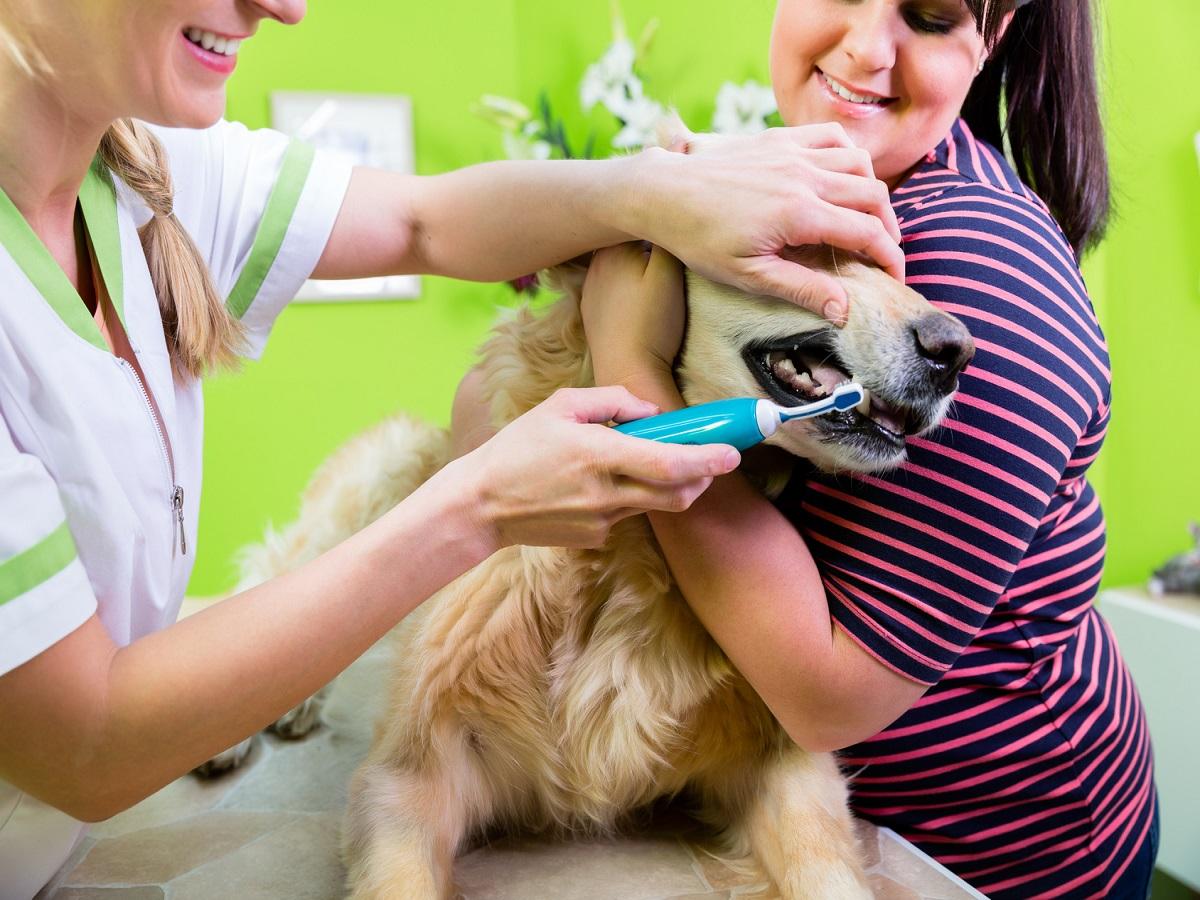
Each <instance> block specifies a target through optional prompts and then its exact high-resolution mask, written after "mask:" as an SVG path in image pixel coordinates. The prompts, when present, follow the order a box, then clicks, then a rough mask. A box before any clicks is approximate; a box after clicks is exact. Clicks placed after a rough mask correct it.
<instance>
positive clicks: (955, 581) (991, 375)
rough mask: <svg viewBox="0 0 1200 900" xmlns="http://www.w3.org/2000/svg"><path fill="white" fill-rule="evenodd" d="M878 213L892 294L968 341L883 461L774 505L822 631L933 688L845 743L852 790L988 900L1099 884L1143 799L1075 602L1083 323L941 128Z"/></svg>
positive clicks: (1145, 739)
mask: <svg viewBox="0 0 1200 900" xmlns="http://www.w3.org/2000/svg"><path fill="white" fill-rule="evenodd" d="M892 203H893V206H894V207H895V211H896V215H897V217H898V218H899V221H900V228H901V232H902V235H903V246H904V249H905V254H906V260H907V273H908V284H909V285H911V286H912V287H914V288H915V289H916V290H918V291H920V292H921V293H922V294H923V295H924V296H925V297H927V298H928V299H929V300H930V301H931V302H933V303H934V304H936V305H937V306H939V307H940V308H942V309H944V310H946V311H947V312H950V313H953V314H954V315H955V316H957V317H959V318H960V319H961V320H962V321H963V322H964V323H965V324H966V325H967V327H968V328H969V329H970V330H971V333H972V334H973V336H974V338H975V344H976V354H975V359H974V361H973V362H972V363H971V365H970V366H969V367H968V368H967V370H966V372H964V373H963V375H962V377H961V387H960V391H959V394H958V397H957V399H956V401H955V404H954V407H953V409H952V412H951V414H950V415H949V417H948V418H947V420H946V421H945V423H944V424H943V425H942V426H941V427H940V428H938V429H937V430H936V431H935V432H933V433H931V434H928V435H925V436H923V437H921V438H915V439H910V441H909V452H908V461H907V463H906V464H905V465H904V466H902V467H901V468H899V469H898V470H896V471H894V472H892V473H889V474H887V475H884V476H859V477H856V478H853V479H851V478H846V477H844V476H843V477H840V478H839V477H835V476H826V475H821V474H819V473H809V474H808V476H807V477H806V478H803V479H801V478H797V479H793V483H792V484H791V485H790V486H789V488H788V490H787V491H786V492H785V494H784V497H783V498H781V506H782V507H783V508H784V509H785V511H787V513H788V514H789V516H790V517H791V518H792V520H793V521H794V522H795V524H796V526H797V527H798V528H799V529H800V530H801V532H802V533H803V534H804V536H805V538H806V540H807V542H808V545H809V547H810V548H811V549H812V552H813V554H814V556H815V557H816V560H817V563H818V565H819V567H820V570H821V573H822V576H823V579H824V584H825V589H826V593H827V596H828V600H829V607H830V611H831V613H832V615H833V617H834V619H835V620H836V621H837V623H838V624H839V625H840V626H841V627H842V628H843V629H844V630H845V631H846V632H847V633H848V634H849V635H850V636H851V637H852V638H853V639H854V640H855V641H856V642H857V643H858V644H859V645H860V646H861V647H862V648H863V649H865V650H866V651H867V652H868V653H870V654H871V655H872V656H874V657H875V658H876V659H878V660H879V661H880V662H882V663H883V664H884V665H886V666H888V667H889V668H891V669H893V670H894V671H896V672H899V673H900V674H902V675H904V676H906V677H907V678H910V679H913V680H915V681H918V682H921V683H924V684H928V685H931V687H930V689H929V690H928V692H927V693H926V694H925V695H924V696H923V697H922V698H921V700H920V701H919V702H918V703H917V704H916V706H914V707H913V708H912V709H910V710H908V712H906V713H905V714H904V715H903V716H901V717H900V718H899V719H898V720H897V721H896V722H895V723H893V724H892V725H891V726H890V727H888V728H887V729H885V730H884V731H882V732H880V733H879V734H878V735H876V736H875V737H873V738H871V739H869V740H867V741H864V742H863V743H861V744H859V745H857V746H855V747H851V748H849V749H848V750H847V751H845V753H844V762H845V765H846V767H847V769H848V770H850V771H852V772H857V774H856V775H855V776H854V778H853V795H852V802H853V805H854V808H855V810H856V812H857V813H858V814H859V815H861V816H863V817H865V818H867V819H870V820H872V821H875V822H877V823H880V824H883V825H887V826H889V827H891V828H893V829H895V830H896V831H898V832H899V833H901V834H902V835H904V836H905V837H906V838H908V839H909V840H910V841H912V842H913V843H915V844H916V845H917V846H919V847H921V848H922V849H923V850H925V851H926V852H927V853H929V854H930V855H931V856H933V857H935V858H936V859H938V860H939V861H941V862H942V863H943V864H944V865H946V866H947V867H949V868H950V869H952V870H953V871H955V872H956V873H958V874H959V875H960V876H962V877H963V878H964V879H965V880H966V881H968V882H969V883H970V884H972V885H974V886H975V887H976V888H978V889H979V890H981V891H983V892H984V893H986V894H987V895H988V896H990V897H992V898H1021V900H1027V898H1031V897H1037V898H1050V897H1070V898H1082V897H1105V896H1106V894H1107V893H1108V889H1109V888H1110V886H1111V885H1112V884H1114V883H1115V881H1116V879H1117V878H1118V877H1119V876H1120V875H1121V874H1122V873H1123V872H1124V870H1125V868H1126V867H1127V865H1128V863H1129V861H1130V860H1131V858H1132V856H1133V855H1134V853H1135V852H1136V851H1137V849H1138V848H1139V847H1140V846H1141V844H1142V842H1143V841H1144V840H1145V839H1146V834H1147V831H1148V828H1149V825H1150V821H1151V818H1152V814H1153V808H1154V803H1155V796H1154V787H1153V776H1152V762H1151V752H1150V740H1149V735H1148V732H1147V729H1146V724H1145V720H1144V718H1143V715H1142V709H1141V705H1140V701H1139V699H1138V696H1137V692H1136V690H1135V689H1134V686H1133V683H1132V682H1131V680H1130V677H1129V673H1128V671H1127V670H1126V668H1125V664H1124V663H1123V661H1122V659H1121V657H1120V654H1119V653H1118V650H1117V645H1116V642H1115V640H1114V639H1113V636H1112V633H1111V632H1110V631H1109V628H1108V626H1107V625H1106V624H1105V622H1104V620H1103V619H1101V617H1100V615H1099V614H1098V613H1097V612H1096V610H1095V608H1094V606H1093V604H1092V601H1093V598H1094V596H1095V593H1096V588H1097V585H1098V583H1099V581H1100V573H1101V568H1102V566H1103V562H1104V549H1105V537H1104V517H1103V514H1102V513H1101V510H1100V504H1099V502H1098V500H1097V498H1096V495H1095V493H1094V492H1093V491H1092V488H1091V486H1090V485H1089V484H1088V482H1087V479H1086V472H1087V468H1088V466H1089V465H1090V464H1091V462H1092V461H1093V460H1094V459H1095V458H1096V454H1097V453H1098V451H1099V449H1100V445H1101V443H1102V441H1103V439H1104V433H1105V428H1106V426H1107V424H1108V417H1109V398H1110V377H1109V363H1108V354H1107V350H1106V347H1105V342H1104V336H1103V334H1102V333H1101V331H1100V326H1099V324H1098V323H1097V321H1096V316H1095V312H1094V311H1093V309H1092V306H1091V303H1090V301H1089V299H1088V296H1087V291H1086V289H1085V287H1084V285H1083V281H1082V278H1081V276H1080V274H1079V269H1078V266H1077V264H1076V260H1075V256H1074V254H1073V253H1072V251H1071V248H1070V246H1069V244H1068V243H1067V241H1066V240H1065V239H1064V237H1063V235H1062V233H1061V231H1060V230H1059V228H1058V226H1057V224H1056V223H1055V222H1054V220H1053V218H1052V217H1051V215H1050V213H1049V211H1048V210H1047V208H1046V206H1045V205H1044V204H1043V203H1042V202H1041V200H1039V199H1038V198H1037V197H1036V196H1034V195H1033V193H1032V192H1030V191H1029V189H1028V188H1026V187H1025V186H1024V185H1023V184H1021V182H1020V181H1019V180H1018V178H1017V176H1016V175H1015V173H1014V172H1013V170H1012V169H1011V168H1010V167H1009V166H1008V164H1007V163H1006V162H1005V161H1004V159H1003V158H1002V156H1001V155H1000V154H999V153H998V152H997V151H996V150H995V149H994V148H992V147H990V146H988V145H987V144H985V143H983V142H982V141H979V140H976V139H975V138H974V137H973V136H972V135H971V133H970V131H969V129H968V128H967V126H966V123H964V122H963V121H962V120H959V121H958V122H957V123H955V125H954V127H953V129H952V130H951V132H950V134H949V136H948V137H947V138H946V140H945V141H944V142H943V143H942V144H941V145H939V146H938V147H937V148H936V149H935V150H934V151H932V152H931V153H930V154H929V155H928V156H927V157H926V158H925V159H924V161H923V162H922V163H921V165H920V166H919V167H918V168H917V170H916V171H915V172H914V173H913V174H912V176H911V177H910V178H909V179H908V180H906V181H905V182H904V183H903V184H902V185H900V186H899V187H898V188H897V189H896V191H895V192H894V193H893V195H892Z"/></svg>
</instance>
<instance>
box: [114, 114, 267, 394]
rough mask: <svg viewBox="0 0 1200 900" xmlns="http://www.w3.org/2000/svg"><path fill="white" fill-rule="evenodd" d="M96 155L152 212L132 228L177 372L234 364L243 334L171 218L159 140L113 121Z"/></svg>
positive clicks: (141, 129) (131, 124)
mask: <svg viewBox="0 0 1200 900" xmlns="http://www.w3.org/2000/svg"><path fill="white" fill-rule="evenodd" d="M100 158H101V159H102V160H103V162H104V164H105V165H107V166H108V168H109V169H111V170H112V172H113V173H114V174H115V175H116V176H117V177H118V178H120V179H121V180H122V181H124V182H125V183H126V184H127V185H129V187H130V188H132V189H133V190H134V191H136V192H137V193H138V195H139V196H140V197H141V198H142V199H143V200H144V201H145V202H146V205H147V206H149V207H150V211H151V212H152V213H153V214H154V215H153V218H151V219H150V221H149V222H147V223H146V224H145V225H144V226H142V228H141V229H140V231H139V232H138V234H139V236H140V237H141V239H142V248H143V250H144V251H145V254H146V264H147V265H148V266H149V269H150V280H151V282H152V283H153V285H154V293H155V294H156V295H157V296H158V308H159V311H160V314H161V316H162V323H163V331H164V332H165V333H166V337H167V348H168V350H169V351H170V354H171V366H172V368H173V369H174V371H175V373H176V375H190V376H192V377H197V378H198V377H200V376H201V375H203V374H205V373H207V372H209V371H212V370H213V369H215V368H230V367H233V366H234V365H236V363H237V361H238V358H239V355H240V351H241V350H242V349H243V347H244V345H245V335H244V333H243V331H242V326H241V323H240V322H239V321H238V320H237V319H235V318H234V317H233V316H232V315H230V313H229V311H228V310H227V309H226V308H225V303H224V301H223V300H222V299H221V297H220V295H219V294H218V293H217V291H216V288H214V287H213V283H212V278H211V276H210V275H209V272H208V266H207V265H206V264H205V262H204V257H202V256H201V255H200V251H199V249H198V248H197V247H196V243H195V241H193V240H192V237H191V235H189V234H188V233H187V231H186V230H185V229H184V227H183V225H181V224H180V222H179V220H178V219H177V218H175V215H174V211H173V204H174V190H173V188H172V185H171V174H170V171H169V170H168V168H167V160H166V154H165V152H164V150H163V146H162V144H161V143H160V142H159V140H158V138H156V137H155V136H154V135H153V134H152V133H151V132H150V130H149V129H148V128H146V127H145V126H144V125H141V124H140V123H138V122H135V121H134V120H132V119H118V120H117V121H116V122H114V123H113V124H112V125H111V126H110V127H109V129H108V131H107V132H105V134H104V138H103V139H102V140H101V141H100Z"/></svg>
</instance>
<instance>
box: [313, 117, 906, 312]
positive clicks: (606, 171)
mask: <svg viewBox="0 0 1200 900" xmlns="http://www.w3.org/2000/svg"><path fill="white" fill-rule="evenodd" d="M696 140H697V148H696V149H695V150H694V152H693V153H692V155H684V154H680V153H669V152H667V151H665V150H660V149H649V150H646V151H643V152H642V153H640V154H637V155H636V156H629V157H621V158H615V159H609V160H557V161H542V162H534V161H522V162H513V161H508V162H495V163H485V164H482V165H477V166H472V167H469V168H466V169H461V170H459V171H456V172H450V173H447V174H443V175H434V176H408V175H399V174H396V173H391V172H383V171H380V170H373V169H356V170H355V173H354V175H353V178H352V180H351V184H350V189H349V192H348V193H347V196H346V199H345V201H344V203H343V206H342V210H341V213H340V214H339V216H338V219H337V222H336V224H335V225H334V229H333V233H332V235H331V237H330V239H329V242H328V245H327V247H326V249H325V252H324V254H323V255H322V257H321V260H320V262H319V264H318V266H317V269H316V272H315V275H316V276H317V277H319V278H352V277H361V276H368V275H380V274H390V273H431V274H438V275H448V276H452V277H455V278H466V279H472V280H480V281H495V280H503V279H507V278H513V277H516V276H518V275H523V274H525V273H527V272H532V271H536V270H538V269H540V268H543V267H546V266H549V265H553V264H555V263H558V262H561V261H563V260H565V259H570V258H572V257H575V256H578V255H579V254H581V253H585V252H588V251H590V250H593V249H595V248H597V247H604V246H610V245H612V244H617V243H620V242H622V241H627V240H632V239H644V240H648V241H651V242H653V243H655V244H657V245H659V246H662V247H665V248H666V249H668V250H669V251H671V252H672V253H673V254H674V255H675V256H677V257H679V258H680V259H682V260H684V261H685V262H686V263H688V264H689V265H690V266H691V267H692V268H694V269H695V270H696V271H698V272H701V273H702V274H705V275H707V276H708V277H710V278H714V279H716V280H719V281H723V282H726V283H729V284H735V285H737V286H738V287H740V288H742V289H743V290H746V291H750V292H753V293H760V294H771V295H775V296H779V297H782V298H784V299H788V300H791V301H793V302H796V303H799V304H801V305H803V306H806V307H808V308H810V309H812V310H813V311H814V312H817V313H818V314H824V315H826V317H827V318H831V319H834V320H836V319H838V318H839V317H840V316H841V315H842V314H843V312H844V304H845V293H844V291H843V290H842V288H841V287H840V286H839V285H838V284H837V282H836V281H834V280H833V279H831V278H829V277H828V276H827V275H825V274H823V273H819V272H813V271H811V270H809V269H807V268H804V267H802V266H800V265H798V264H796V263H794V262H790V261H787V260H785V259H783V258H782V257H781V256H780V253H781V251H783V250H784V249H785V248H787V247H789V246H797V245H802V244H814V243H825V244H832V245H834V246H838V247H842V248H844V249H848V250H852V251H856V252H862V253H865V254H866V255H868V256H870V257H871V258H873V259H874V260H875V261H876V262H878V263H879V265H880V266H881V267H883V268H885V269H887V270H888V271H890V272H891V273H892V274H893V275H896V276H897V277H903V271H904V269H903V266H904V257H903V254H902V253H901V251H900V248H899V243H898V242H899V230H898V228H897V226H896V224H895V217H894V215H893V214H892V211H891V207H890V206H889V205H888V203H887V192H886V187H884V186H883V185H882V183H881V182H879V181H877V180H876V179H875V178H874V175H873V173H872V172H871V169H870V162H869V159H867V158H866V157H865V155H864V154H863V153H862V151H859V150H856V149H854V148H853V146H852V145H851V144H850V142H849V139H848V138H847V137H846V135H845V132H844V131H843V130H842V129H841V128H840V127H839V126H832V125H816V126H807V127H804V128H786V129H772V131H771V132H768V133H764V134H762V135H755V136H751V137H745V138H736V139H719V140H715V141H708V140H705V141H700V139H699V138H697V139H696ZM834 200H836V202H834ZM831 301H832V302H833V303H834V306H833V307H829V308H827V307H828V304H829V303H830V302H831Z"/></svg>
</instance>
